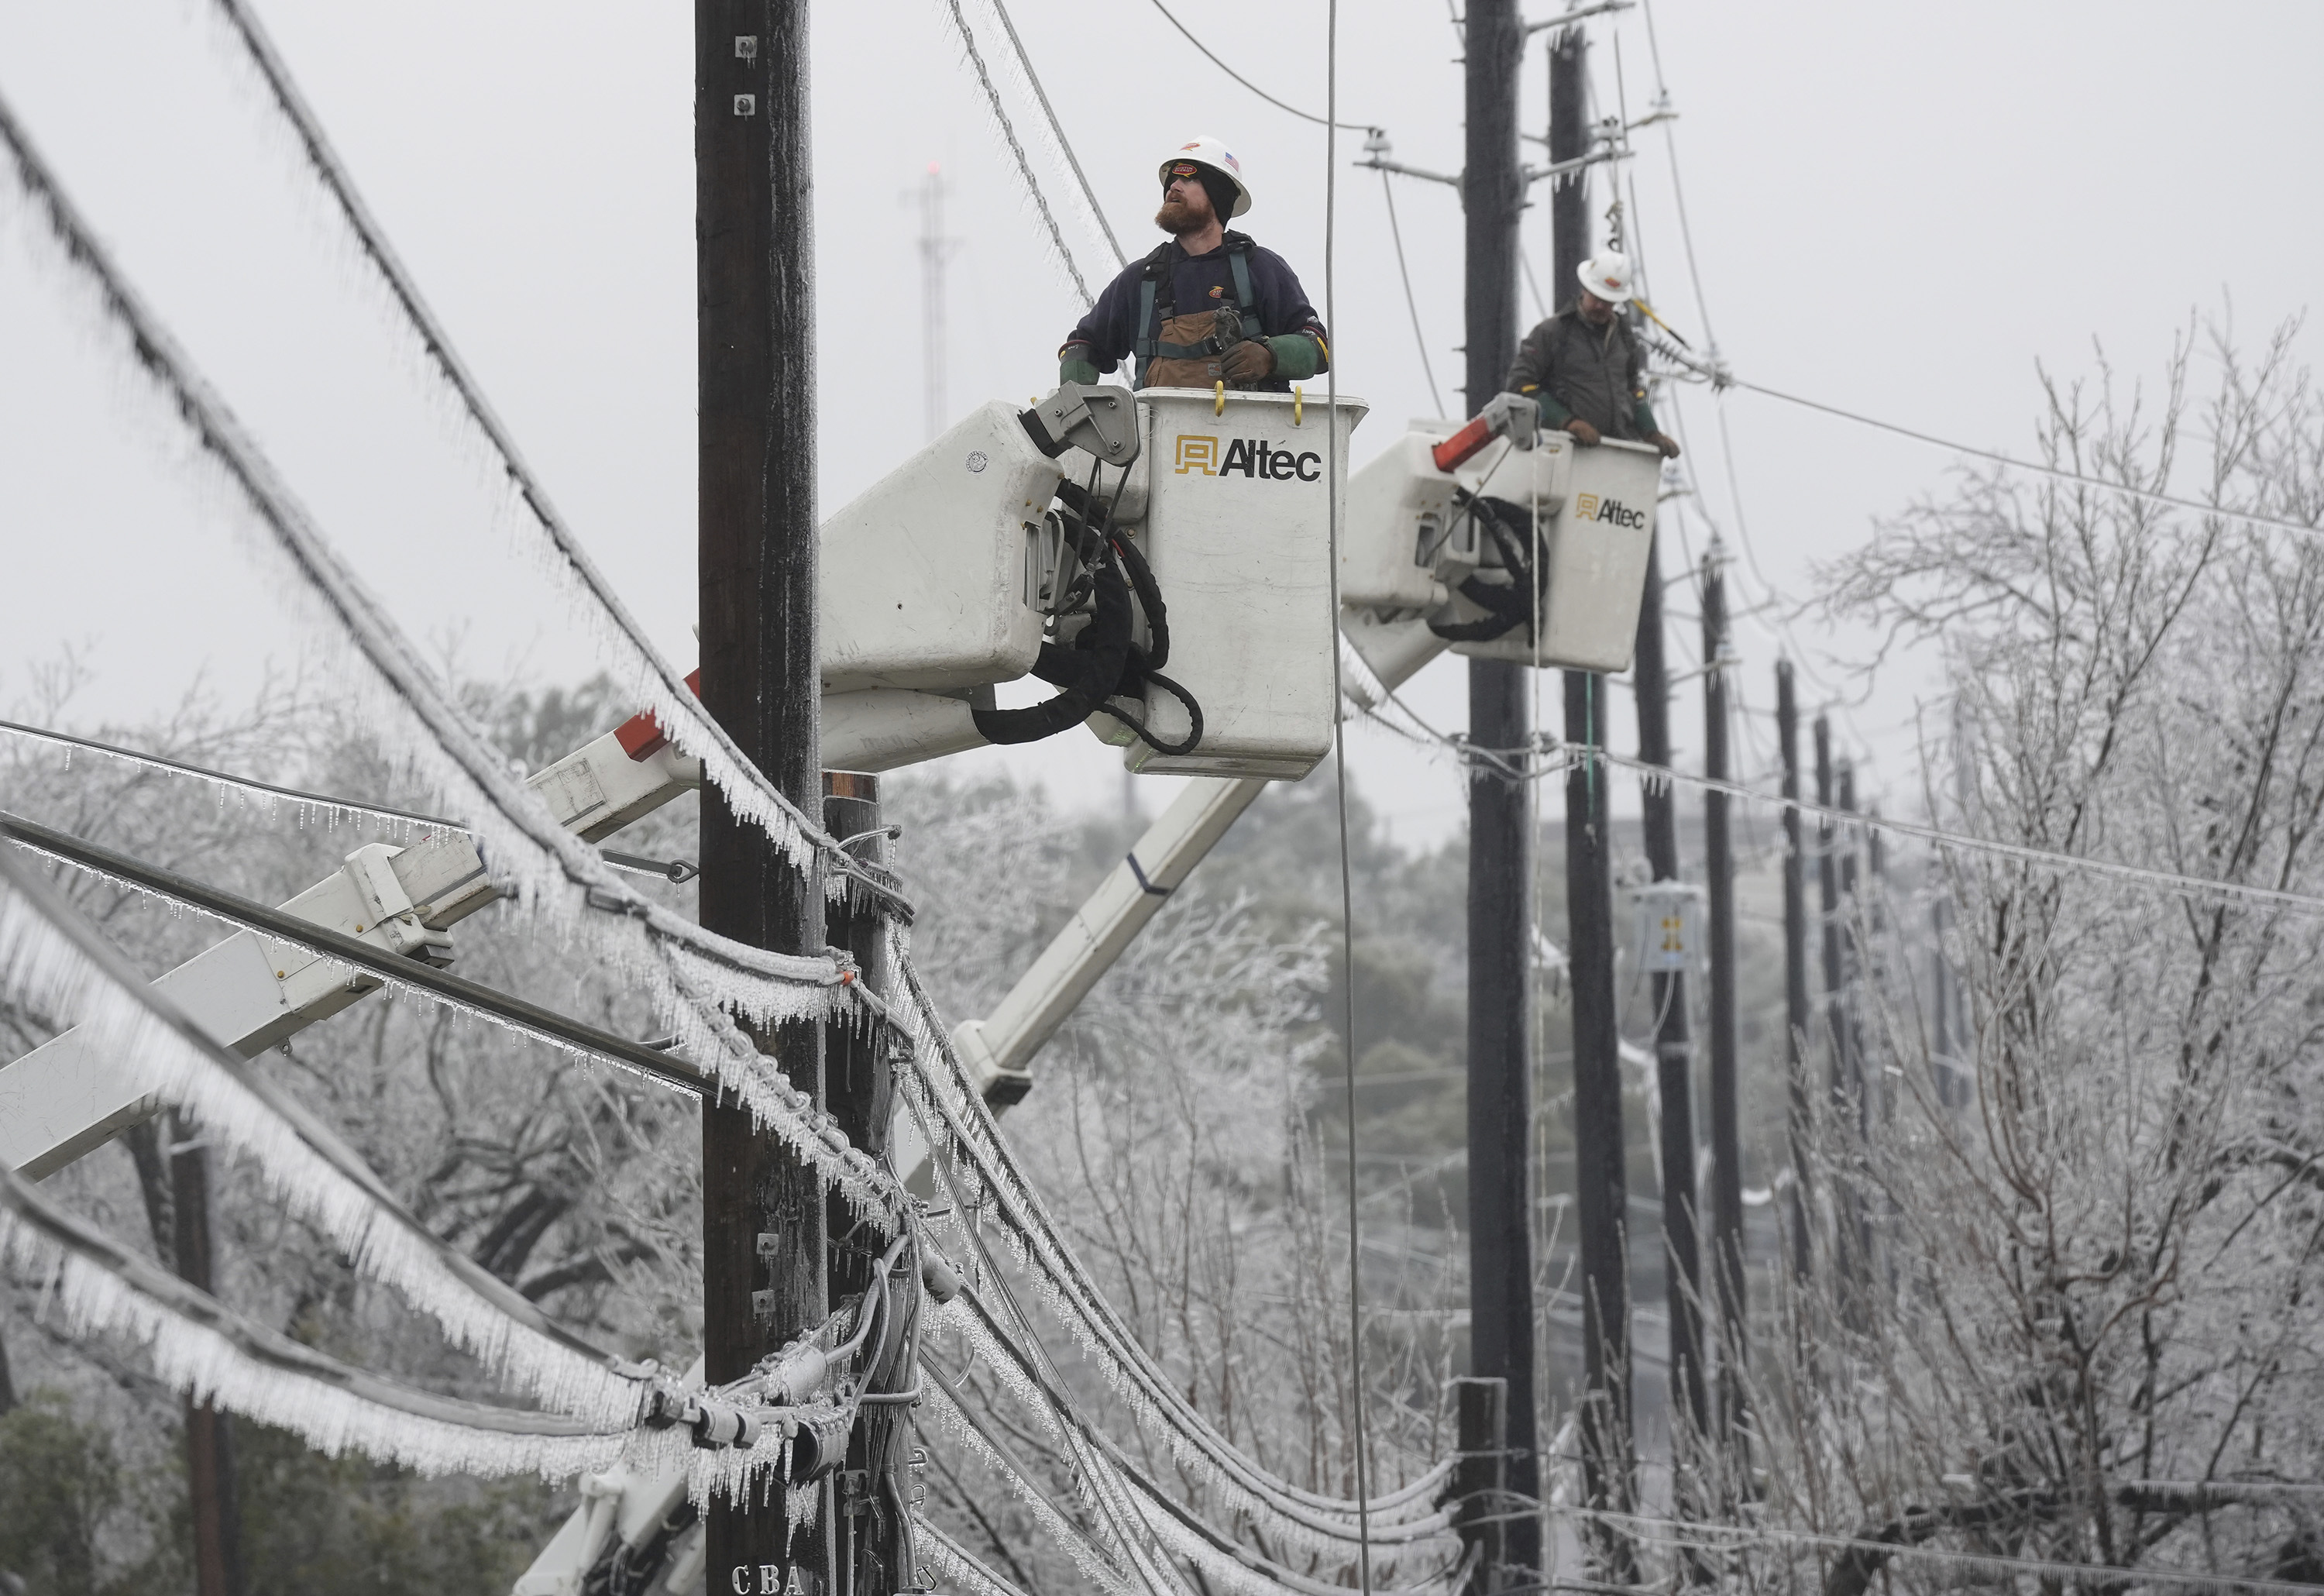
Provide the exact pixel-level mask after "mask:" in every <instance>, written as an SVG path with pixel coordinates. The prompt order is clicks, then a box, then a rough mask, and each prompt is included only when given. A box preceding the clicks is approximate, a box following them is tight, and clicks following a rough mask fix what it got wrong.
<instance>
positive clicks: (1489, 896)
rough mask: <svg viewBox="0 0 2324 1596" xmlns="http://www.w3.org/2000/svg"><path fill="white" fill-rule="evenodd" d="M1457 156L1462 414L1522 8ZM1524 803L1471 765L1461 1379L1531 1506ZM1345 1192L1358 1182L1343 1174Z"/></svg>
mask: <svg viewBox="0 0 2324 1596" xmlns="http://www.w3.org/2000/svg"><path fill="white" fill-rule="evenodd" d="M1463 54H1464V57H1465V68H1466V104H1467V111H1468V148H1467V152H1466V169H1465V172H1464V176H1463V180H1462V210H1463V212H1464V215H1465V219H1466V229H1467V233H1466V244H1467V249H1468V265H1467V272H1468V281H1467V294H1466V300H1467V322H1468V328H1467V330H1468V373H1467V376H1468V403H1469V410H1470V412H1471V414H1474V413H1476V412H1477V411H1480V410H1482V409H1483V408H1484V406H1485V403H1486V401H1489V400H1490V399H1491V398H1492V396H1493V395H1494V394H1496V393H1499V392H1500V391H1501V383H1502V379H1503V378H1504V377H1505V376H1506V375H1507V374H1508V369H1509V363H1510V362H1511V361H1512V360H1514V359H1515V358H1516V356H1517V223H1518V220H1519V218H1520V217H1522V215H1523V214H1524V208H1525V179H1524V176H1523V174H1522V171H1521V169H1520V166H1519V162H1518V159H1517V81H1518V74H1519V73H1520V71H1521V70H1522V69H1523V68H1524V65H1525V23H1524V20H1523V18H1522V17H1520V16H1519V14H1518V12H1517V0H1471V4H1470V5H1469V9H1468V21H1467V23H1466V32H1465V48H1464V51H1463ZM1526 681H1527V678H1526V667H1524V666H1521V665H1515V664H1511V663H1509V662H1508V661H1505V660H1470V661H1469V739H1470V742H1471V743H1472V744H1473V745H1474V746H1475V747H1476V748H1478V749H1479V750H1480V751H1485V752H1489V753H1490V754H1494V755H1498V757H1499V760H1500V761H1505V762H1506V764H1507V765H1508V766H1510V767H1514V768H1517V769H1520V770H1521V769H1523V768H1524V763H1525V761H1526V758H1527V757H1529V752H1528V751H1529V745H1530V744H1531V743H1532V740H1533V735H1532V734H1533V723H1532V716H1531V713H1530V710H1529V708H1528V706H1527V704H1526ZM1526 809H1527V805H1526V786H1525V784H1524V783H1523V782H1521V781H1518V780H1513V779H1511V778H1510V777H1509V776H1508V774H1507V773H1506V771H1505V770H1503V769H1501V768H1499V767H1498V766H1497V765H1495V764H1492V763H1487V762H1483V761H1474V762H1471V764H1470V766H1469V1018H1468V1040H1469V1105H1468V1107H1469V1305H1470V1319H1469V1325H1470V1328H1469V1365H1470V1372H1471V1374H1473V1375H1476V1376H1478V1377H1479V1378H1480V1379H1494V1380H1500V1381H1502V1382H1505V1388H1506V1391H1507V1399H1506V1403H1505V1407H1504V1410H1503V1411H1504V1415H1505V1416H1504V1419H1503V1433H1504V1435H1505V1436H1506V1443H1505V1444H1506V1445H1507V1446H1508V1453H1509V1455H1508V1472H1507V1475H1506V1477H1505V1478H1506V1489H1508V1490H1510V1491H1512V1492H1514V1493H1516V1494H1517V1495H1518V1496H1522V1497H1526V1498H1533V1497H1537V1496H1539V1495H1540V1494H1541V1492H1540V1479H1541V1473H1540V1465H1539V1462H1538V1461H1537V1459H1536V1458H1535V1445H1536V1443H1535V1407H1534V1402H1535V1398H1534V1379H1533V1373H1534V1370H1533V1365H1534V1303H1533V1238H1532V1220H1533V1187H1532V1182H1531V1181H1530V1179H1529V1178H1528V1176H1529V1175H1530V1173H1531V1171H1530V1168H1529V1155H1530V1153H1531V1151H1532V1146H1533V1135H1532V1131H1533V1101H1532V1091H1531V1085H1532V1075H1533V1068H1532V1057H1531V1054H1532V1029H1533V1016H1532V1013H1531V1011H1530V1010H1531V1003H1530V994H1531V992H1532V991H1533V983H1532V981H1531V979H1530V967H1531V962H1532V958H1533V924H1534V903H1533V838H1532V835H1531V834H1530V829H1529V827H1528V825H1527V815H1526ZM1351 1178H1353V1176H1352V1172H1351ZM1499 1539H1500V1545H1499V1560H1500V1564H1501V1566H1503V1567H1508V1568H1514V1569H1520V1570H1525V1571H1526V1572H1525V1573H1521V1574H1517V1575H1514V1576H1511V1577H1508V1578H1503V1577H1500V1575H1499V1572H1498V1570H1497V1569H1496V1568H1494V1567H1489V1566H1486V1567H1480V1569H1479V1570H1478V1573H1477V1574H1476V1576H1475V1579H1474V1581H1473V1582H1472V1584H1471V1589H1472V1590H1473V1591H1479V1592H1483V1591H1491V1590H1493V1589H1495V1588H1497V1587H1498V1586H1499V1585H1504V1584H1523V1583H1530V1582H1537V1581H1538V1580H1539V1578H1540V1575H1539V1574H1538V1573H1535V1572H1533V1571H1536V1570H1538V1569H1539V1568H1540V1567H1541V1527H1540V1523H1539V1520H1537V1519H1535V1518H1512V1519H1509V1520H1508V1521H1507V1523H1506V1524H1504V1525H1503V1526H1502V1528H1501V1534H1500V1537H1499Z"/></svg>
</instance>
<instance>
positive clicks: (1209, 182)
mask: <svg viewBox="0 0 2324 1596" xmlns="http://www.w3.org/2000/svg"><path fill="white" fill-rule="evenodd" d="M1189 164H1191V165H1192V166H1193V167H1194V180H1195V181H1196V182H1198V183H1200V184H1202V185H1203V193H1205V194H1207V195H1209V196H1210V197H1211V208H1212V209H1213V210H1214V211H1216V212H1217V213H1218V217H1219V225H1220V226H1225V225H1226V224H1227V223H1228V222H1229V221H1231V219H1233V217H1234V208H1235V203H1236V201H1238V200H1240V198H1242V190H1241V189H1238V188H1236V187H1235V180H1233V179H1232V178H1231V177H1229V176H1227V174H1226V173H1224V172H1222V171H1220V170H1219V169H1218V168H1217V167H1215V166H1213V165H1212V164H1211V163H1210V162H1209V161H1193V162H1190V163H1189ZM1162 188H1163V190H1164V192H1166V193H1167V192H1168V190H1169V188H1170V173H1169V171H1168V170H1167V168H1166V169H1165V170H1164V171H1163V173H1162Z"/></svg>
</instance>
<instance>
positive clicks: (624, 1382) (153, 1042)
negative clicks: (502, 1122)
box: [0, 842, 659, 1427]
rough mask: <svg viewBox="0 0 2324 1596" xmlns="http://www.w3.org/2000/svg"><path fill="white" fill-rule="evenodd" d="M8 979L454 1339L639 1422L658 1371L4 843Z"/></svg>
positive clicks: (512, 1371)
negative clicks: (266, 1067) (565, 1305)
mask: <svg viewBox="0 0 2324 1596" xmlns="http://www.w3.org/2000/svg"><path fill="white" fill-rule="evenodd" d="M0 984H5V987H6V989H7V990H8V991H9V992H11V993H12V994H14V995H15V996H16V997H17V998H18V1000H19V1001H24V1002H27V1003H29V1004H30V1005H32V1006H33V1007H34V1008H36V1009H37V1010H42V1011H44V1012H48V1013H51V1014H55V1015H58V1016H60V1017H61V1018H65V1019H72V1020H75V1021H77V1022H78V1027H79V1029H80V1033H81V1039H82V1045H83V1046H84V1047H87V1048H88V1049H90V1050H91V1051H92V1052H94V1053H96V1054H97V1056H100V1057H108V1058H110V1059H112V1060H114V1061H115V1062H116V1063H118V1064H121V1065H124V1066H129V1067H132V1068H134V1071H135V1074H136V1075H137V1076H138V1077H139V1078H140V1079H141V1080H143V1082H145V1083H147V1084H150V1089H151V1090H152V1092H153V1093H155V1094H156V1095H157V1096H160V1097H161V1098H162V1099H163V1100H165V1101H167V1102H171V1103H173V1104H175V1105H177V1106H179V1107H180V1108H182V1109H185V1110H186V1111H188V1112H189V1113H191V1114H192V1115H193V1117H194V1118H195V1119H196V1121H198V1122H199V1123H200V1124H201V1126H202V1127H203V1130H204V1131H205V1133H206V1134H208V1135H209V1136H211V1137H214V1138H215V1139H217V1140H218V1141H219V1142H220V1143H221V1144H222V1145H224V1146H225V1147H226V1148H227V1149H231V1150H233V1151H234V1152H235V1153H238V1154H240V1155H242V1156H244V1157H246V1158H250V1159H251V1160H252V1161H253V1162H254V1163H255V1164H256V1165H257V1166H258V1167H259V1169H260V1171H261V1172H262V1174H263V1176H264V1177H265V1180H266V1183H267V1185H268V1186H269V1188H270V1189H271V1190H272V1192H273V1193H274V1194H275V1195H276V1197H277V1198H278V1200H280V1201H281V1202H282V1203H283V1204H285V1206H286V1207H287V1208H288V1209H289V1210H290V1211H291V1212H292V1213H297V1214H299V1215H300V1216H301V1217H303V1218H306V1219H308V1220H310V1221H312V1222H314V1223H315V1224H317V1225H318V1227H319V1228H321V1230H322V1231H323V1232H324V1233H325V1234H327V1235H328V1236H329V1237H330V1238H331V1239H332V1241H334V1242H335V1243H336V1244H337V1246H338V1247H339V1249H340V1250H342V1251H343V1252H345V1253H346V1256H347V1258H348V1259H350V1260H351V1261H352V1262H353V1263H354V1264H355V1267H356V1268H357V1269H358V1270H359V1271H361V1272H362V1273H364V1275H366V1276H368V1277H370V1278H374V1279H376V1280H379V1281H381V1282H383V1283H384V1284H387V1285H390V1286H392V1287H394V1288H395V1289H396V1290H397V1291H399V1292H400V1293H401V1294H402V1295H403V1296H405V1297H406V1298H407V1299H408V1300H409V1301H410V1302H411V1304H412V1305H414V1306H415V1307H418V1308H420V1310H421V1311H422V1312H424V1313H427V1314H429V1315H431V1316H432V1317H434V1318H435V1319H436V1320H437V1322H438V1324H441V1325H442V1326H443V1327H444V1331H445V1333H446V1334H447V1336H448V1337H449V1338H450V1339H451V1340H452V1342H454V1344H456V1345H457V1346H459V1347H461V1348H462V1349H463V1350H464V1351H466V1352H470V1353H471V1354H473V1355H474V1356H475V1358H476V1359H477V1360H478V1361H480V1362H482V1363H483V1364H484V1367H485V1368H486V1369H488V1370H492V1371H493V1373H494V1374H495V1375H497V1376H499V1377H501V1378H503V1379H505V1380H506V1381H508V1383H510V1384H511V1385H512V1386H513V1387H514V1388H517V1389H520V1390H522V1391H525V1392H527V1393H529V1394H530V1395H531V1396H533V1397H534V1398H537V1399H538V1400H539V1401H540V1402H541V1403H542V1404H543V1405H544V1406H547V1407H552V1408H555V1409H557V1410H558V1411H559V1412H562V1413H567V1414H572V1415H576V1416H579V1417H581V1418H584V1419H586V1420H588V1421H590V1422H592V1423H595V1424H597V1425H602V1426H606V1427H618V1426H622V1425H628V1424H630V1423H631V1422H632V1421H633V1420H635V1419H636V1418H637V1416H639V1415H640V1414H641V1412H642V1411H643V1409H644V1407H645V1404H646V1403H647V1402H648V1400H649V1399H650V1398H651V1396H652V1393H653V1390H654V1388H655V1387H656V1384H657V1379H658V1375H659V1371H658V1370H655V1369H654V1368H653V1367H652V1366H650V1365H645V1366H641V1365H636V1364H631V1363H627V1362H624V1361H621V1360H619V1359H615V1358H612V1357H609V1356H608V1355H606V1354H605V1353H604V1352H599V1351H598V1350H597V1349H596V1348H595V1347H592V1346H590V1345H589V1344H588V1343H587V1342H584V1341H582V1340H581V1339H579V1338H578V1337H576V1336H574V1335H572V1334H571V1333H568V1332H567V1331H565V1330H564V1329H562V1328H561V1327H560V1326H558V1324H556V1323H555V1322H554V1321H553V1320H551V1319H550V1318H549V1316H548V1315H546V1314H544V1313H542V1312H541V1311H540V1308H539V1306H538V1305H536V1304H534V1303H533V1302H532V1301H530V1299H529V1298H527V1297H525V1296H522V1295H521V1294H520V1293H518V1292H517V1291H516V1290H515V1289H514V1288H513V1287H511V1286H509V1285H508V1283H507V1282H505V1281H503V1280H502V1279H500V1278H498V1277H496V1276H494V1275H493V1274H492V1273H490V1272H489V1271H488V1270H486V1269H484V1268H483V1267H482V1266H481V1265H478V1264H477V1263H476V1262H475V1260H473V1259H469V1258H468V1257H467V1256H466V1254H464V1253H462V1252H460V1251H459V1250H457V1249H456V1248H454V1247H452V1246H450V1245H449V1244H448V1243H447V1242H445V1241H441V1240H440V1239H438V1237H437V1236H436V1235H434V1234H433V1233H432V1232H429V1230H428V1228H427V1227H426V1226H425V1225H423V1224H421V1223H420V1221H419V1220H418V1219H417V1218H415V1217H414V1216H413V1215H412V1214H411V1213H410V1211H409V1210H408V1209H406V1208H405V1207H404V1206H403V1205H402V1204H401V1203H400V1202H398V1201H397V1200H396V1198H395V1196H394V1195H393V1194H392V1193H391V1192H390V1191H388V1189H387V1188H386V1186H385V1185H383V1184H382V1183H381V1182H380V1179H379V1177H378V1176H376V1175H374V1173H373V1172H372V1171H371V1169H370V1168H369V1167H367V1166H365V1165H364V1162H363V1160H362V1159H361V1158H358V1157H357V1156H356V1155H355V1152H354V1151H353V1150H352V1149H349V1148H347V1147H346V1144H345V1143H343V1142H342V1141H340V1140H339V1139H338V1138H337V1136H336V1135H335V1134H333V1133H332V1131H331V1130H330V1129H329V1128H328V1127H327V1126H326V1125H324V1124H323V1123H322V1122H321V1121H319V1120H318V1119H316V1118H315V1117H314V1115H312V1114H311V1113H309V1112H308V1111H307V1110H306V1109H305V1108H304V1107H303V1106H302V1105H300V1103H299V1102H297V1100H296V1099H294V1098H291V1097H290V1096H289V1095H288V1094H286V1093H282V1092H281V1091H280V1090H278V1089H277V1088H276V1087H274V1086H273V1085H272V1083H270V1082H268V1081H267V1080H266V1078H265V1077H264V1076H263V1075H259V1074H258V1073H257V1072H256V1071H254V1070H253V1069H251V1068H250V1067H249V1066H247V1065H246V1064H244V1062H243V1061H242V1060H240V1059H238V1058H236V1057H235V1056H233V1055H232V1054H230V1053H228V1052H227V1051H226V1049H225V1048H223V1047H219V1046H218V1045H217V1043H215V1042H213V1041H211V1040H210V1039H209V1038H208V1037H207V1036H205V1035H204V1034H203V1033H202V1032H201V1031H200V1030H199V1029H198V1028H197V1027H196V1026H195V1025H194V1023H193V1022H192V1021H191V1020H190V1019H187V1018H186V1016H185V1014H184V1013H183V1012H182V1011H181V1010H179V1009H178V1008H177V1006H176V1005H175V1004H173V1003H171V1001H169V1000H168V999H167V998H166V997H164V996H162V995H161V993H160V992H156V991H154V990H153V989H152V988H151V987H149V986H147V985H146V984H145V982H144V979H143V976H142V975H140V974H139V973H138V972H137V971H135V970H134V968H132V967H131V966H130V965H129V964H128V962H127V961H126V960H125V959H124V958H123V957H122V956H121V955H119V954H118V953H117V952H115V950H114V949H113V948H112V946H110V945H108V944H107V943H106V941H105V940H104V938H103V937H102V936H100V935H99V934H98V933H97V929H96V927H94V926H92V925H91V924H90V923H89V922H88V919H87V918H86V917H84V916H82V915H81V914H80V913H79V912H78V910H76V909H73V908H72V907H71V906H70V905H69V904H67V903H66V902H65V901H64V900H63V899H61V898H60V897H59V896H58V895H57V894H56V893H55V892H54V890H52V889H51V888H50V887H49V886H48V884H47V883H46V882H44V881H42V880H40V879H39V876H38V874H37V872H35V871H34V870H33V869H32V866H31V864H30V862H29V860H28V859H27V858H26V857H25V856H24V855H23V853H22V851H21V850H20V849H19V848H17V847H16V845H15V844H11V843H5V842H0Z"/></svg>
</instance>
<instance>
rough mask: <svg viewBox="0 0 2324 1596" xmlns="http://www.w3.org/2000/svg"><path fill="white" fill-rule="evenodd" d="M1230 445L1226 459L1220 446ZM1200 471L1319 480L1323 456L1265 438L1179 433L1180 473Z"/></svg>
mask: <svg viewBox="0 0 2324 1596" xmlns="http://www.w3.org/2000/svg"><path fill="white" fill-rule="evenodd" d="M1222 443H1224V444H1225V445H1226V446H1227V448H1226V455H1225V457H1224V458H1222V457H1220V455H1219V445H1220V444H1222ZM1190 471H1199V472H1201V473H1202V474H1203V475H1204V476H1249V477H1256V478H1262V479H1264V480H1266V481H1268V482H1294V481H1296V482H1320V481H1322V480H1323V456H1321V455H1319V454H1317V453H1315V452H1314V450H1313V449H1310V450H1308V451H1307V452H1306V453H1305V454H1297V455H1295V454H1293V453H1292V452H1291V451H1290V450H1289V449H1279V448H1276V447H1273V446H1272V445H1270V444H1269V443H1268V441H1267V440H1266V439H1265V438H1214V437H1213V436H1211V435H1210V434H1209V433H1203V432H1181V433H1180V434H1178V475H1181V476H1184V475H1186V474H1187V473H1188V472H1190Z"/></svg>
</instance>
